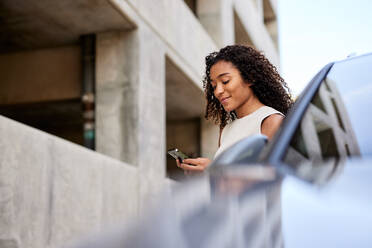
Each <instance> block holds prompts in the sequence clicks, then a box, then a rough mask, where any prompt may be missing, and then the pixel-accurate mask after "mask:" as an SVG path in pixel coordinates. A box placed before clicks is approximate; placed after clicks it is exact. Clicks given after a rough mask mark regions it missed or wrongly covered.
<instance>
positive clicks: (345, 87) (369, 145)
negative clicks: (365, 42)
mask: <svg viewBox="0 0 372 248" xmlns="http://www.w3.org/2000/svg"><path fill="white" fill-rule="evenodd" d="M371 68H372V54H370V55H364V56H360V57H356V58H352V59H347V60H344V61H340V62H336V63H335V64H334V65H333V66H332V68H331V70H330V71H329V72H328V74H327V76H326V78H324V80H323V81H322V83H321V85H320V87H319V89H318V91H317V92H316V94H315V95H314V97H313V99H312V101H311V103H310V104H309V105H308V107H307V110H306V112H305V114H304V116H303V117H302V120H301V123H300V125H299V126H298V127H297V129H296V132H295V134H294V135H293V137H292V139H291V142H290V146H289V147H288V149H287V150H286V153H285V156H284V162H285V163H286V164H289V165H291V166H292V167H297V166H298V165H299V163H300V162H305V163H307V162H310V161H325V160H328V159H331V161H334V160H332V159H334V158H340V157H341V158H345V157H349V156H365V155H369V156H370V155H372V137H371V131H370V123H371V120H372V117H371V114H370V113H371V111H370V108H372V98H371V97H370V96H371V95H372V74H371V73H370V69H371Z"/></svg>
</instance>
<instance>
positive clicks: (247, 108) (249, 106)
mask: <svg viewBox="0 0 372 248" xmlns="http://www.w3.org/2000/svg"><path fill="white" fill-rule="evenodd" d="M263 106H265V105H264V104H263V103H262V102H260V100H258V98H257V97H256V96H254V97H252V98H250V99H249V100H248V101H246V102H245V103H244V104H243V105H242V106H240V107H239V108H237V109H236V110H235V113H236V115H237V116H238V119H239V118H242V117H244V116H247V115H249V114H252V113H253V112H254V111H256V110H257V109H259V108H261V107H263Z"/></svg>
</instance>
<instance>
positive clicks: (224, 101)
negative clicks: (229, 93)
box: [221, 97, 230, 104]
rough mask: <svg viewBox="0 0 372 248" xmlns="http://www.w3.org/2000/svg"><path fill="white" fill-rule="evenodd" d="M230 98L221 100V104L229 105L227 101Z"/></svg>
mask: <svg viewBox="0 0 372 248" xmlns="http://www.w3.org/2000/svg"><path fill="white" fill-rule="evenodd" d="M229 98H230V97H224V98H222V99H221V104H225V103H227V101H228V100H229Z"/></svg>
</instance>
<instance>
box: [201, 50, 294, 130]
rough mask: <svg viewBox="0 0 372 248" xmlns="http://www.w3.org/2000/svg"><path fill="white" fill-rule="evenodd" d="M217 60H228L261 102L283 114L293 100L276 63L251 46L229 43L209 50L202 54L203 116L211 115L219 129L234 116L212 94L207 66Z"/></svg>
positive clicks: (210, 65)
mask: <svg viewBox="0 0 372 248" xmlns="http://www.w3.org/2000/svg"><path fill="white" fill-rule="evenodd" d="M219 61H226V62H230V63H232V64H233V65H234V66H235V67H236V68H237V69H238V70H239V72H240V75H241V76H242V78H243V80H244V81H245V82H247V83H248V82H249V83H252V84H253V85H252V86H251V89H252V90H253V93H254V94H255V95H256V96H257V98H258V99H259V100H260V102H261V103H263V104H265V105H267V106H270V107H272V108H274V109H276V110H278V111H280V112H281V113H283V114H287V112H288V109H289V108H290V107H291V106H292V104H293V101H292V99H291V96H290V90H289V88H288V86H287V84H286V83H285V82H284V80H283V78H282V77H281V76H280V75H279V73H278V71H277V69H276V67H275V66H274V65H272V64H271V63H270V62H269V60H268V59H267V58H266V57H265V56H264V55H263V54H262V53H261V52H259V51H257V50H255V49H254V48H252V47H247V46H242V45H231V46H226V47H224V48H222V49H221V50H220V51H218V52H212V53H210V54H209V55H208V56H207V57H206V58H205V64H206V68H205V75H204V79H203V88H204V93H205V97H206V100H207V106H206V113H205V118H206V119H210V118H211V119H212V120H214V122H215V123H216V124H219V125H220V129H223V128H224V127H225V126H226V125H227V124H228V123H229V122H231V121H233V120H234V119H236V118H237V116H236V113H235V111H232V112H229V113H228V112H226V111H225V109H224V108H223V106H222V105H221V103H220V102H219V101H218V99H216V97H215V96H214V90H213V87H212V85H211V79H210V70H211V67H212V66H213V65H214V64H216V63H217V62H219Z"/></svg>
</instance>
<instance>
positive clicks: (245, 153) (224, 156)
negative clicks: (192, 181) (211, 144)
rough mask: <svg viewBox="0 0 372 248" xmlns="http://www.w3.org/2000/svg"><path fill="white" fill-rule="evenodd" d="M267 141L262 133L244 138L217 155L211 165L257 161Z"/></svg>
mask: <svg viewBox="0 0 372 248" xmlns="http://www.w3.org/2000/svg"><path fill="white" fill-rule="evenodd" d="M267 141H268V139H267V137H266V136H265V135H261V134H258V135H253V136H250V137H247V138H245V139H242V140H241V141H239V142H237V143H236V144H234V145H232V146H231V147H229V148H228V149H226V150H225V151H223V152H222V153H221V154H220V155H219V156H217V158H216V159H215V160H214V161H213V162H212V164H211V167H213V166H225V165H228V164H245V163H254V162H257V160H258V156H259V154H260V152H261V151H262V149H263V148H264V146H265V145H266V143H267Z"/></svg>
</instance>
